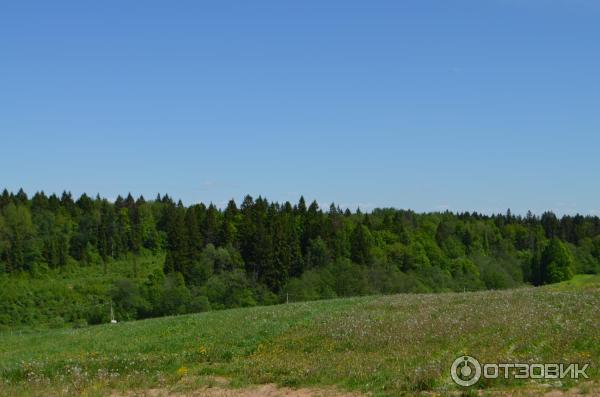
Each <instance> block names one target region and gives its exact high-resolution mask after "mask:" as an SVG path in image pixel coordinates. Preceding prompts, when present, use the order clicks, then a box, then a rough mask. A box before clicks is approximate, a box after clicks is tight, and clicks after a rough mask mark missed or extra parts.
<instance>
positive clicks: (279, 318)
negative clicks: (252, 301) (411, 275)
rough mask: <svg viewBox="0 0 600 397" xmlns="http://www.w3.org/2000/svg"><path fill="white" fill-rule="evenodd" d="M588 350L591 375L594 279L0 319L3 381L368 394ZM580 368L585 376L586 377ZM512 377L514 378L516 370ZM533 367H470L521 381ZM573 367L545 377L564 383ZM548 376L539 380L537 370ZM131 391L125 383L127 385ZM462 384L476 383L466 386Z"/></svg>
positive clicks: (91, 391)
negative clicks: (148, 315)
mask: <svg viewBox="0 0 600 397" xmlns="http://www.w3.org/2000/svg"><path fill="white" fill-rule="evenodd" d="M462 354H470V355H472V356H475V357H476V358H478V359H479V360H480V361H482V362H516V361H519V362H542V363H543V362H548V363H551V362H577V363H590V368H589V370H588V371H587V373H588V375H589V376H590V380H589V381H591V382H597V381H598V380H600V371H599V370H598V366H597V365H598V363H599V358H600V280H599V279H598V277H596V278H593V277H591V276H590V277H586V276H578V277H577V278H576V279H575V280H574V281H572V282H568V283H564V284H559V285H556V286H551V287H543V288H520V289H515V290H508V291H486V292H467V293H444V294H427V295H415V294H402V295H394V296H377V297H361V298H349V299H335V300H328V301H318V302H306V303H293V304H287V305H279V306H270V307H256V308H247V309H233V310H224V311H217V312H208V313H202V314H195V315H185V316H178V317H166V318H160V319H152V320H144V321H135V322H128V323H119V324H115V325H111V324H106V325H99V326H93V327H87V328H82V329H59V330H47V331H36V332H33V331H32V332H21V333H19V332H16V331H7V332H4V333H0V357H1V359H0V395H2V396H30V395H40V396H42V395H43V396H55V395H56V396H59V395H60V396H71V395H89V396H96V395H98V396H100V395H127V393H131V391H133V392H139V393H141V395H144V394H143V393H144V390H149V389H157V388H159V389H160V390H171V391H177V390H179V391H182V392H183V393H185V392H186V391H189V390H194V389H195V390H199V389H202V388H203V387H206V385H210V384H211V383H212V382H214V379H226V380H227V385H226V386H224V387H226V388H233V389H236V388H244V387H247V386H248V385H253V384H266V383H275V384H277V385H280V386H287V387H292V388H299V387H313V388H323V387H335V388H336V389H338V390H346V391H355V392H358V393H365V394H370V395H373V396H397V395H402V394H407V395H414V394H419V393H422V392H426V393H428V395H431V394H442V395H444V394H452V393H454V392H455V391H457V392H464V391H462V390H461V389H460V388H459V387H458V386H456V385H454V384H453V383H452V380H451V378H450V371H449V369H450V366H451V364H452V362H453V360H454V359H455V358H456V357H458V356H459V355H462ZM589 381H588V382H589ZM519 382H520V383H519ZM528 382H531V381H517V380H514V379H510V380H504V379H499V380H495V381H480V382H479V383H478V384H477V388H480V389H483V390H484V391H485V390H516V389H517V390H518V389H519V388H523V387H525V388H528V387H531V385H530V384H529V383H528ZM573 382H574V381H564V380H563V381H562V383H559V382H557V383H553V384H551V385H549V386H548V385H546V387H549V388H562V389H568V388H572V387H574V386H575V385H574V383H573ZM546 383H547V381H546ZM128 391H129V392H128ZM468 393H473V391H469V392H468Z"/></svg>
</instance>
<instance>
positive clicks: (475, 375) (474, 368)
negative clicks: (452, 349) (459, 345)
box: [450, 356, 481, 387]
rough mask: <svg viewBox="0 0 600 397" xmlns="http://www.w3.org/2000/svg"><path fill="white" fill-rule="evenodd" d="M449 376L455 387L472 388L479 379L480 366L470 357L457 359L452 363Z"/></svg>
mask: <svg viewBox="0 0 600 397" xmlns="http://www.w3.org/2000/svg"><path fill="white" fill-rule="evenodd" d="M450 375H452V380H453V381H454V383H456V384H457V385H460V386H465V387H466V386H472V385H474V384H475V383H477V381H478V380H479V378H481V364H479V361H477V359H476V358H473V357H471V356H462V357H459V358H457V359H456V360H454V362H453V363H452V368H450Z"/></svg>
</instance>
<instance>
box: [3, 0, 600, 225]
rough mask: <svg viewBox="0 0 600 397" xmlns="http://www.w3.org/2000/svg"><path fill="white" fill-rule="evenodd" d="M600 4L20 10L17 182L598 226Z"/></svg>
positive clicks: (16, 11)
mask: <svg viewBox="0 0 600 397" xmlns="http://www.w3.org/2000/svg"><path fill="white" fill-rule="evenodd" d="M599 21H600V3H599V2H597V1H595V0H588V1H584V0H473V1H463V0H456V1H449V0H440V1H429V0H414V1H360V2H359V1H349V0H343V1H321V0H319V1H281V0H274V1H246V0H244V1H236V2H232V1H176V2H173V1H162V2H157V1H143V2H140V1H70V2H64V1H39V2H30V1H5V2H3V3H2V5H0V138H1V140H0V142H1V143H0V186H1V187H4V186H5V187H7V188H9V189H12V190H17V189H18V188H19V187H23V188H25V190H26V191H28V192H34V191H36V190H40V189H43V190H45V191H46V192H61V191H62V190H63V189H67V190H71V191H72V192H73V193H74V194H77V195H78V194H80V193H82V192H87V193H91V194H95V193H97V192H99V193H100V194H101V195H103V196H105V197H108V198H114V197H115V196H116V195H117V194H119V193H121V194H127V192H132V193H133V194H136V195H137V194H144V195H145V196H146V197H154V196H155V195H156V193H157V192H159V191H160V192H168V193H169V194H171V195H172V196H173V197H175V198H181V199H183V200H184V202H186V203H191V202H196V201H200V200H202V201H206V202H208V201H212V202H215V203H218V204H221V203H223V202H224V201H226V200H228V199H229V198H235V199H236V201H238V202H240V200H241V198H242V197H243V195H244V194H246V193H249V194H252V195H255V196H257V195H259V194H261V195H263V196H266V197H268V198H269V199H274V200H292V201H296V200H297V199H298V197H299V195H300V194H304V195H305V197H306V198H307V199H308V200H312V199H316V200H317V201H318V202H319V203H323V204H328V203H329V202H331V201H335V202H337V203H340V204H341V205H342V206H344V207H345V206H349V207H351V208H356V206H357V205H360V206H361V208H364V209H371V208H373V207H375V206H394V207H398V208H412V209H415V210H418V211H431V210H434V211H435V210H444V209H446V208H448V209H451V210H477V211H484V212H499V211H502V212H504V211H505V210H506V208H509V207H510V208H511V209H512V210H513V212H520V213H524V212H525V211H526V210H527V209H532V210H534V211H535V212H541V211H543V210H546V209H552V210H555V211H557V212H559V213H574V212H583V213H594V214H600V184H599V183H598V181H599V176H600V157H599V155H600V23H599Z"/></svg>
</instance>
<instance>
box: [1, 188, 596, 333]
mask: <svg viewBox="0 0 600 397" xmlns="http://www.w3.org/2000/svg"><path fill="white" fill-rule="evenodd" d="M115 264H119V266H120V269H122V268H123V267H125V268H126V271H125V272H120V273H118V274H117V273H114V271H113V269H115V268H116V267H115V266H116V265H115ZM599 270H600V219H599V218H598V217H596V216H582V215H575V216H563V217H561V218H558V217H557V216H556V215H555V214H553V213H552V212H545V213H544V214H542V215H541V216H536V215H533V214H531V213H528V214H527V215H526V216H520V215H519V216H515V215H512V214H511V212H510V210H508V211H507V212H506V213H505V214H496V215H484V214H478V213H457V214H455V213H451V212H443V213H439V212H436V213H426V214H417V213H415V212H413V211H410V210H396V209H392V208H383V209H375V210H373V211H372V212H370V213H362V212H361V211H360V210H359V209H357V210H356V211H354V212H353V211H350V210H349V209H341V208H339V207H338V206H336V205H335V204H332V205H331V206H330V207H329V208H328V209H325V210H324V209H321V208H319V206H318V205H317V203H316V202H312V203H310V204H307V203H306V202H305V200H304V198H300V200H299V202H298V203H295V204H292V203H289V202H285V203H276V202H269V201H268V200H267V199H265V198H262V197H258V198H256V199H253V198H252V197H250V196H246V197H245V198H244V200H243V201H242V202H241V204H240V205H239V206H238V205H237V204H236V203H235V202H234V201H233V200H231V201H230V202H229V203H228V205H227V206H226V207H225V208H223V209H220V208H217V207H216V206H215V205H213V204H209V205H205V204H202V203H200V204H194V205H190V206H187V207H186V206H184V205H183V204H182V203H181V202H175V201H174V200H173V199H172V198H171V197H169V196H168V195H164V196H161V195H158V196H157V197H156V198H155V199H154V200H146V199H144V197H139V198H137V199H136V198H134V197H132V196H131V195H128V196H127V197H125V198H123V197H120V196H119V197H118V198H117V199H116V200H115V201H114V202H109V201H108V200H106V199H103V198H100V197H98V196H97V197H95V198H92V197H89V196H87V195H85V194H83V195H82V196H81V197H79V198H74V197H72V195H71V194H70V193H68V192H64V193H63V194H62V195H61V196H57V195H54V194H53V195H50V196H47V195H45V194H44V193H43V192H38V193H36V194H35V195H33V196H32V197H28V195H27V194H26V193H25V192H24V191H23V190H20V191H19V192H17V193H16V194H15V193H10V192H8V191H7V190H4V191H3V193H2V194H1V195H0V288H1V291H0V325H3V326H4V327H12V326H17V325H39V324H44V325H51V326H62V325H65V324H75V325H78V324H79V325H85V324H93V323H100V322H104V321H107V319H108V315H109V314H108V313H109V311H108V310H107V307H109V305H111V306H114V311H115V312H116V314H117V317H118V318H119V319H135V318H147V317H155V316H162V315H170V314H181V313H188V312H199V311H205V310H211V309H221V308H229V307H241V306H253V305H259V304H274V303H281V302H285V301H288V300H289V301H299V300H312V299H322V298H332V297H343V296H353V295H364V294H378V293H383V294H387V293H397V292H438V291H463V290H479V289H499V288H510V287H515V286H518V285H520V284H523V283H531V284H534V285H541V284H546V283H554V282H558V281H562V280H566V279H569V278H571V277H572V275H573V274H574V273H597V272H599ZM111 272H113V273H111ZM86 274H87V275H88V276H89V275H91V274H93V275H94V277H91V276H90V277H87V278H86ZM107 274H108V275H111V276H110V277H108V276H106V277H104V278H103V276H102V275H107ZM74 275H75V276H74ZM77 277H81V279H80V280H79V281H78V279H77ZM65 280H66V281H65Z"/></svg>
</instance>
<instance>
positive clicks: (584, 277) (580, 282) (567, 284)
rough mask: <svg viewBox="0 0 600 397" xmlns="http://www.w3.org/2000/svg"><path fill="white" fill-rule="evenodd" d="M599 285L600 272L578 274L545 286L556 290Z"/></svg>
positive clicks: (588, 287)
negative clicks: (569, 278)
mask: <svg viewBox="0 0 600 397" xmlns="http://www.w3.org/2000/svg"><path fill="white" fill-rule="evenodd" d="M599 285H600V274H576V275H575V276H574V277H573V278H572V279H571V280H568V281H563V282H561V283H557V284H552V285H548V286H546V287H545V288H549V289H552V290H555V291H573V290H586V289H596V288H598V286H599Z"/></svg>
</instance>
